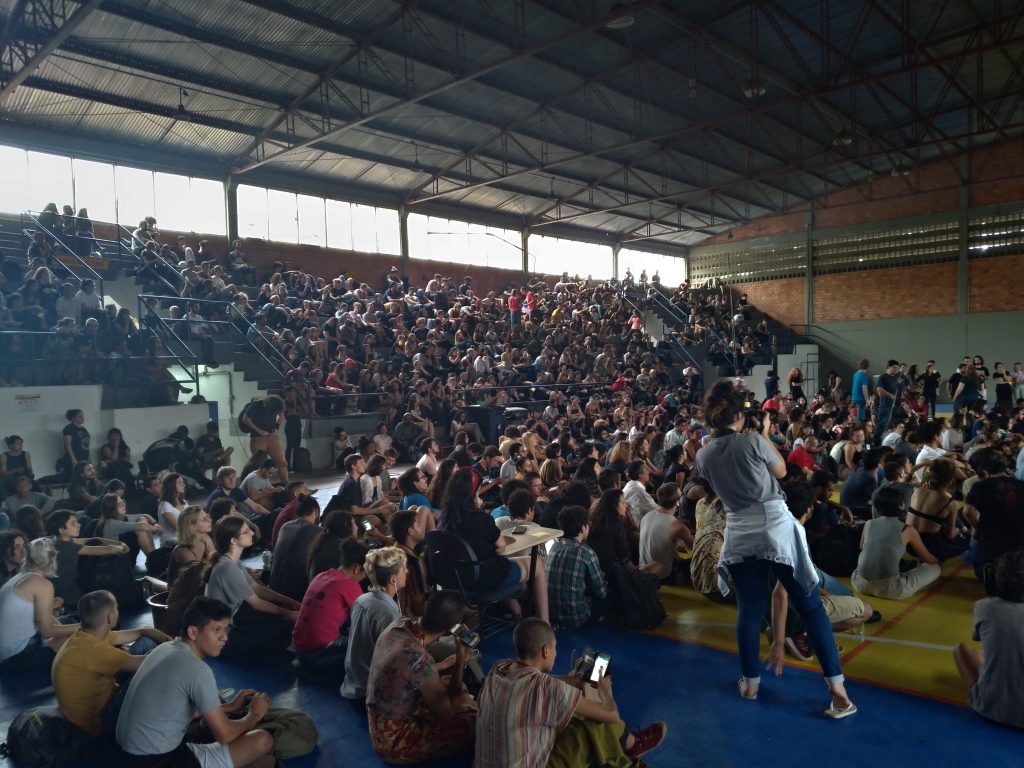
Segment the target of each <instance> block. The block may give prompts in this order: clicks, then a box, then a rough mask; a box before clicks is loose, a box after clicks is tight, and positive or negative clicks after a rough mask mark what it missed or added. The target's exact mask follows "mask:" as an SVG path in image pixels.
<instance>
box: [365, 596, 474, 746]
mask: <svg viewBox="0 0 1024 768" xmlns="http://www.w3.org/2000/svg"><path fill="white" fill-rule="evenodd" d="M465 610H466V603H465V602H464V601H463V599H462V597H461V596H460V595H459V593H458V592H455V591H453V590H442V591H440V592H434V593H433V594H432V595H431V596H430V599H429V600H427V604H426V608H425V609H424V612H423V616H422V617H420V618H418V619H416V618H411V617H407V618H403V619H399V620H398V621H395V622H393V623H392V624H391V625H390V626H388V628H387V629H385V630H384V632H383V633H382V634H381V635H380V637H379V638H378V639H377V644H376V647H375V648H374V651H373V660H372V661H371V663H370V674H369V678H368V680H367V685H366V714H367V718H368V720H369V727H370V738H371V740H372V741H373V748H374V751H376V753H377V754H378V755H379V756H380V757H381V758H382V759H383V760H385V761H386V762H389V763H398V764H408V763H420V762H425V761H428V760H439V759H441V758H445V757H451V756H453V755H459V754H464V753H469V752H471V751H472V749H473V739H474V736H475V733H476V702H475V701H473V697H472V696H470V695H469V692H468V691H467V690H466V688H465V686H464V685H463V683H462V675H463V669H464V668H465V665H466V661H467V660H468V659H469V655H470V650H471V649H470V647H469V646H468V645H467V644H466V642H465V641H464V640H465V639H470V640H471V638H472V637H475V636H474V635H472V633H468V634H466V632H465V631H463V628H462V627H461V625H460V622H461V621H462V616H463V614H464V613H465ZM453 628H456V629H457V630H458V631H457V634H455V635H454V640H455V654H454V655H453V656H451V657H449V658H448V659H446V660H444V661H441V662H438V663H435V662H434V659H433V657H432V656H431V654H430V652H429V651H428V649H427V646H429V645H432V644H433V643H435V642H437V641H438V640H440V639H441V638H442V637H444V636H450V635H451V634H452V629H453ZM471 641H472V640H471ZM445 669H450V670H451V674H450V676H449V678H448V681H447V682H444V681H442V679H441V676H440V674H439V673H440V672H441V671H443V670H445Z"/></svg>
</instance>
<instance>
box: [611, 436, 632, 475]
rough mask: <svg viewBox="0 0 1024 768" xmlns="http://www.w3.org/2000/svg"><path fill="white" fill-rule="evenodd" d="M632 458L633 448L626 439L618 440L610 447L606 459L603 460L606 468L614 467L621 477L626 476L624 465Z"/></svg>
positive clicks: (627, 464)
mask: <svg viewBox="0 0 1024 768" xmlns="http://www.w3.org/2000/svg"><path fill="white" fill-rule="evenodd" d="M632 460H633V449H632V447H631V446H630V444H629V442H628V441H626V440H620V441H619V442H617V443H616V444H615V445H613V446H612V449H611V450H610V451H609V452H608V460H607V461H606V462H605V466H606V467H607V468H608V469H614V470H615V471H617V472H618V473H619V474H620V475H622V476H623V477H625V476H626V467H628V466H629V462H631V461H632Z"/></svg>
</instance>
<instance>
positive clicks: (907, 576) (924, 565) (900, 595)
mask: <svg viewBox="0 0 1024 768" xmlns="http://www.w3.org/2000/svg"><path fill="white" fill-rule="evenodd" d="M872 510H873V512H874V516H875V519H873V520H868V521H867V522H866V523H865V524H864V532H863V533H862V534H861V537H860V557H859V558H858V559H857V569H856V570H855V571H854V572H853V575H852V576H851V577H850V582H851V583H852V584H853V588H854V589H856V590H857V591H858V592H862V593H864V594H865V595H876V596H878V597H884V598H887V599H889V600H903V599H904V598H907V597H910V596H911V595H912V594H914V593H915V592H918V591H920V590H922V589H924V588H925V587H927V586H928V585H929V584H931V583H932V582H933V581H935V580H936V579H937V578H939V576H940V575H941V573H942V568H941V567H940V566H939V561H938V559H937V558H936V557H935V555H933V554H932V553H931V552H929V551H928V548H927V547H926V546H925V545H924V543H923V542H922V541H921V535H920V534H919V533H918V532H917V530H916V529H914V528H911V527H910V526H909V525H906V524H905V523H903V522H902V521H901V520H900V517H901V516H902V514H903V511H904V510H903V495H902V494H901V493H900V492H899V491H897V490H896V489H895V488H883V489H882V490H880V491H879V492H878V493H877V494H875V504H874V507H873V508H872ZM907 547H909V548H910V550H911V552H913V553H914V554H915V555H916V556H917V558H918V559H919V560H920V561H921V564H920V565H918V566H917V567H916V568H913V569H912V570H909V571H905V572H902V573H901V572H900V560H901V559H902V558H903V555H904V553H905V552H906V551H907Z"/></svg>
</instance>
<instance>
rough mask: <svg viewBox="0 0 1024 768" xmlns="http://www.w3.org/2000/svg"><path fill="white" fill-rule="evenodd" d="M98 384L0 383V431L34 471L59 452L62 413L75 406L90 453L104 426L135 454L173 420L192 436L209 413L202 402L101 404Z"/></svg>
mask: <svg viewBox="0 0 1024 768" xmlns="http://www.w3.org/2000/svg"><path fill="white" fill-rule="evenodd" d="M101 395H102V391H101V387H100V386H99V385H85V386H77V387H5V388H2V389H0V424H2V425H3V427H2V428H0V431H2V432H3V436H7V435H12V434H14V435H19V436H21V437H22V439H24V441H25V449H26V450H27V451H28V452H29V453H31V454H32V465H33V467H34V469H35V472H36V475H37V476H43V475H49V474H52V473H53V472H54V464H55V463H56V461H57V459H58V458H60V455H61V453H62V452H63V442H62V439H61V430H62V429H64V427H65V426H66V425H67V423H68V422H67V420H66V419H65V418H64V413H65V412H66V411H67V410H68V409H70V408H81V409H82V413H83V415H84V416H85V423H84V425H83V426H84V427H85V428H86V429H88V430H89V434H90V436H91V438H92V439H91V447H92V450H93V459H94V460H97V459H98V454H99V448H100V446H101V445H103V443H105V442H106V439H107V430H108V429H110V428H111V427H117V428H118V429H120V430H121V431H122V432H123V433H124V439H125V442H126V443H127V444H128V445H129V446H131V448H132V451H133V452H134V454H135V457H136V458H140V457H141V456H142V452H143V451H144V450H145V449H146V447H147V446H149V445H150V443H153V442H154V441H156V440H158V439H160V438H161V437H166V436H167V435H169V434H170V433H171V432H173V431H174V430H175V429H176V428H177V427H178V426H179V425H181V424H184V425H185V426H187V427H188V429H189V433H190V434H191V435H192V436H193V437H195V436H198V435H200V434H202V431H203V430H204V429H205V427H206V422H207V420H208V419H209V415H208V414H209V409H208V407H207V406H206V405H167V406H160V407H155V408H117V409H113V410H109V409H108V410H101V409H100V400H101Z"/></svg>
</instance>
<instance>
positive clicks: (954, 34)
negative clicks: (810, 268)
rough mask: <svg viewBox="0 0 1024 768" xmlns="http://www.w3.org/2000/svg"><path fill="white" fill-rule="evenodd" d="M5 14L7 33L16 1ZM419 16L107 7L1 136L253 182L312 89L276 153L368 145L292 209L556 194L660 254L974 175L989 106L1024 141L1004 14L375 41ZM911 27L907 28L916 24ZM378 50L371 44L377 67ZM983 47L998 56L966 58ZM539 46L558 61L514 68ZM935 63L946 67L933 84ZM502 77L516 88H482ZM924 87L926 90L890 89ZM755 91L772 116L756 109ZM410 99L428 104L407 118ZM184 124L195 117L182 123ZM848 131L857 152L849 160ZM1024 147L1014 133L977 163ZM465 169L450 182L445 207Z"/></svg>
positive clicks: (448, 9) (317, 166) (731, 20)
mask: <svg viewBox="0 0 1024 768" xmlns="http://www.w3.org/2000/svg"><path fill="white" fill-rule="evenodd" d="M0 6H2V7H3V8H5V9H8V10H9V9H10V8H12V7H13V0H0ZM399 8H400V7H399V6H398V5H396V3H395V2H393V1H392V2H380V0H346V1H345V2H333V3H331V2H323V0H249V1H248V2H242V1H240V0H107V2H105V3H104V4H103V6H102V7H101V10H98V11H95V12H94V13H93V14H92V16H91V17H89V18H88V19H86V21H85V22H84V23H83V24H82V25H81V26H80V27H79V28H78V29H77V30H76V33H75V34H74V35H72V36H71V37H70V38H69V39H68V41H67V42H66V43H65V46H64V48H63V49H62V50H60V51H58V52H57V53H55V54H53V55H51V56H50V57H49V58H48V59H47V60H46V61H45V62H44V63H43V65H42V67H40V69H39V70H38V71H37V72H36V73H34V75H33V76H32V78H30V80H29V81H28V82H27V84H26V85H23V86H22V87H20V88H18V89H16V90H15V92H14V93H13V94H12V95H11V96H10V97H9V98H8V99H7V100H6V102H5V103H3V104H2V105H0V120H5V121H10V122H14V123H22V124H26V125H32V126H49V127H51V128H53V129H56V130H61V131H68V132H74V133H76V134H78V135H82V136H93V137H98V138H102V139H104V140H110V141H115V142H124V143H126V144H134V145H143V146H150V147H154V148H164V149H169V150H172V151H175V152H188V153H192V154H194V155H195V156H196V157H202V158H216V160H217V163H218V164H219V165H224V166H228V165H236V166H237V165H246V164H247V163H248V162H249V161H251V159H252V157H253V155H249V156H247V157H243V153H244V152H246V151H248V150H249V148H250V147H251V146H252V144H253V141H254V139H255V137H256V136H257V135H258V134H260V132H261V131H263V130H264V129H266V128H267V127H268V126H270V125H272V124H273V123H275V122H280V121H281V118H282V116H283V110H284V108H285V107H287V105H289V104H290V103H292V102H293V101H294V100H296V99H297V97H298V96H299V95H300V94H301V93H303V91H305V90H307V89H312V93H311V94H310V95H309V96H308V97H307V98H306V99H305V100H304V101H303V103H302V104H301V110H300V111H299V112H297V113H296V114H295V116H294V118H293V119H289V120H286V121H284V122H282V123H281V124H280V125H279V126H277V127H276V128H275V129H274V130H273V132H272V134H271V136H270V137H269V138H270V139H271V141H270V142H269V143H267V144H266V146H265V150H266V152H267V153H269V154H270V155H274V153H276V152H279V151H281V150H282V149H284V148H286V147H288V146H290V145H292V144H293V143H294V142H310V141H314V140H315V139H316V138H317V137H318V136H320V135H321V133H322V131H324V130H325V129H327V128H328V127H329V128H331V129H338V127H339V126H344V125H346V124H347V123H349V122H352V121H356V122H358V123H359V125H358V126H353V127H351V128H349V129H348V130H342V131H340V132H337V133H336V135H331V136H329V137H328V138H327V139H326V140H322V141H319V142H317V143H315V144H313V145H312V146H310V147H308V148H305V149H299V150H294V151H291V152H289V153H287V154H285V155H283V156H281V157H280V158H275V159H273V160H272V161H271V162H270V163H269V164H268V165H267V166H265V167H266V169H267V170H268V171H273V173H274V177H275V178H285V177H287V178H293V179H294V180H295V181H294V185H295V187H296V188H298V187H301V183H302V179H303V177H304V175H305V177H307V178H310V179H315V180H316V181H317V183H318V184H322V183H323V182H327V183H337V184H339V185H345V186H346V188H365V189H366V190H368V191H370V192H379V193H382V194H387V195H388V196H390V197H389V199H391V198H393V197H400V198H408V197H410V196H412V197H416V196H418V195H428V196H429V195H434V194H437V193H442V197H440V198H439V200H440V201H441V202H446V203H455V204H462V205H465V206H468V207H471V208H473V209H482V208H489V207H491V208H493V209H495V210H500V211H505V212H510V213H514V214H515V215H516V216H524V215H525V216H527V217H529V216H536V215H540V214H542V213H544V212H545V211H547V210H548V209H549V208H551V207H552V204H553V202H554V201H553V200H552V199H551V197H552V194H553V195H554V197H555V198H557V199H559V200H561V201H563V203H562V205H560V206H558V207H556V208H555V209H554V211H551V212H548V213H544V218H545V220H547V219H548V218H549V217H552V216H555V217H557V216H559V215H561V216H563V217H564V216H570V217H572V218H570V219H568V222H569V223H571V224H573V225H577V226H584V227H590V228H593V229H595V230H599V231H602V232H604V231H608V230H612V231H617V232H620V233H622V235H623V236H624V237H627V238H628V237H630V236H631V233H636V232H637V231H639V230H640V229H641V228H644V227H647V226H648V225H647V222H648V220H649V219H652V218H653V219H654V220H655V221H658V220H660V221H662V222H664V223H663V224H661V225H658V224H655V225H652V227H651V229H650V231H651V232H654V233H656V232H662V234H660V235H658V236H656V237H654V238H653V239H652V242H657V241H663V242H673V243H677V244H679V243H681V244H687V243H692V242H698V241H699V240H700V239H701V238H702V237H704V236H705V234H703V233H701V232H692V231H679V232H675V229H677V228H679V227H683V228H689V227H702V226H703V223H702V220H701V219H700V218H694V217H693V216H691V215H690V214H689V213H687V212H686V209H687V208H693V210H694V211H696V212H698V214H699V213H700V212H701V211H703V212H704V214H705V216H704V219H705V220H710V214H712V213H714V215H715V217H716V219H715V220H716V224H715V225H714V227H711V229H714V228H715V227H718V228H721V227H723V226H728V219H729V218H732V219H733V220H738V216H737V214H736V213H733V211H739V212H742V214H743V216H744V217H754V216H757V215H760V214H762V213H765V212H768V211H772V210H775V209H778V208H781V207H782V206H783V205H785V204H792V203H794V202H796V201H798V200H799V199H800V198H806V197H813V196H815V195H817V194H819V193H820V192H821V190H823V189H824V188H825V184H826V180H827V181H828V184H829V188H833V189H834V188H835V187H836V186H837V185H838V186H841V185H843V184H848V183H855V182H857V181H859V180H862V179H864V178H866V176H867V174H868V172H869V171H874V172H876V173H883V172H886V169H887V168H888V167H891V165H892V164H893V163H898V164H901V165H907V166H909V165H912V164H913V163H915V162H921V161H923V160H925V159H927V158H930V157H936V156H939V155H941V154H942V153H944V152H955V151H956V150H957V148H958V145H957V143H956V142H953V141H946V140H944V139H943V138H942V137H943V135H944V134H945V135H948V136H962V135H963V134H970V133H973V132H976V131H977V130H978V127H977V126H978V120H977V115H978V109H977V106H976V105H975V104H972V101H973V100H975V99H978V98H980V99H982V100H983V101H987V104H985V105H984V108H985V109H986V112H987V113H994V117H995V119H997V120H1005V121H1007V122H1008V123H1014V122H1019V120H1015V118H1014V117H1013V115H1012V114H1011V108H1012V103H1013V101H1014V99H1013V98H1012V97H1011V98H1010V99H1007V100H1003V101H1001V102H1000V101H999V99H1000V96H1001V95H1003V93H1004V88H1006V87H1009V90H1010V91H1011V92H1012V93H1019V92H1020V91H1021V90H1022V85H1024V84H1022V83H1021V82H1020V77H1021V73H1020V72H1018V71H1016V69H1015V66H1014V62H1015V61H1016V60H1017V58H1018V57H1019V56H1020V55H1021V52H1022V49H1024V46H1022V43H1021V39H1020V31H1021V29H1020V27H1021V24H1020V22H1019V20H1014V19H1013V17H1012V15H1011V14H1009V12H1008V11H1007V10H1006V9H1005V8H1003V7H1002V6H1000V5H999V4H995V5H994V6H992V7H989V6H988V5H985V6H982V5H977V6H976V7H974V8H968V7H967V6H965V5H964V4H955V3H953V4H946V5H945V6H941V7H940V8H939V9H936V7H935V6H934V5H933V4H932V3H929V2H925V0H909V2H907V3H905V4H904V5H903V6H900V7H899V8H897V7H896V6H892V7H891V8H890V7H889V6H886V5H882V4H879V5H875V6H862V5H861V4H858V3H831V4H829V6H828V9H829V14H830V15H829V20H828V21H829V38H828V40H827V41H824V40H822V39H821V37H820V35H821V12H822V4H821V3H820V2H819V1H818V0H793V1H792V2H789V1H787V2H786V3H784V4H780V3H772V4H754V3H753V0H751V1H750V2H740V3H733V4H730V5H727V6H724V7H721V8H720V7H718V5H717V4H709V3H706V2H698V0H662V1H661V2H659V3H650V2H645V1H644V0H639V1H638V2H637V3H636V8H635V10H634V12H633V13H634V16H635V19H636V23H635V24H634V25H633V26H631V27H629V28H627V29H622V30H610V29H605V28H600V27H598V28H597V29H592V30H589V31H583V26H582V25H584V24H587V23H590V22H591V21H592V20H593V18H594V14H603V13H607V12H608V11H609V9H610V8H611V3H610V2H598V3H593V4H583V5H580V4H577V3H574V2H569V1H568V0H531V2H529V3H526V4H525V5H523V6H521V13H522V15H521V16H518V15H517V14H518V13H519V11H518V10H517V9H519V8H520V6H518V5H516V4H513V3H500V2H497V3H495V2H491V3H487V4H485V5H481V6H479V7H476V6H474V7H473V8H472V9H470V8H469V7H466V6H464V4H461V3H451V2H449V1H448V0H420V2H419V3H417V4H415V5H410V6H409V7H408V9H406V12H405V14H404V16H403V17H402V18H399V19H398V20H397V21H396V22H394V23H392V24H391V25H390V26H388V27H387V28H384V29H382V30H378V27H379V26H381V25H382V24H383V23H384V22H385V21H386V20H388V19H392V18H394V17H396V16H402V15H401V14H397V13H396V11H398V10H399ZM904 8H905V9H906V10H907V11H908V13H909V16H908V18H907V19H901V18H900V17H899V15H898V14H899V13H901V12H902V9H904ZM939 10H941V13H937V12H938V11H939ZM997 12H998V13H1003V14H1004V16H1006V18H1005V19H997V18H995V15H996V13H997ZM936 14H937V15H936ZM976 14H977V15H976ZM979 16H980V19H981V20H980V21H979ZM861 21H863V22H865V23H864V24H863V27H862V29H861V30H860V31H859V32H858V31H857V30H856V27H857V25H858V24H859V23H860V22H861ZM1011 21H1012V22H1013V23H1012V24H1011V23H1010V22H1011ZM997 23H998V24H1000V25H1001V26H999V27H998V28H997V27H996V26H994V25H996V24H997ZM986 24H988V25H990V26H991V27H992V28H991V29H985V30H983V29H982V28H983V27H984V26H985V25H986ZM904 26H905V28H906V29H907V30H908V31H909V37H907V39H906V40H904V39H903V38H902V37H901V34H902V29H903V27H904ZM752 30H756V40H755V39H753V38H752ZM17 32H18V34H22V35H25V36H28V35H29V34H30V33H31V30H29V29H27V28H19V29H18V30H17ZM997 33H998V34H997ZM370 34H376V37H375V39H374V41H373V43H372V44H370V45H369V46H366V49H365V52H364V53H363V54H362V55H359V54H357V52H356V46H357V45H358V43H359V42H360V41H364V40H365V39H366V37H367V36H368V35H370ZM919 36H920V37H923V38H924V39H919ZM993 40H1002V41H1004V44H1003V45H1001V46H999V45H993V43H992V41H993ZM972 41H973V42H975V43H977V42H978V41H981V44H982V45H984V46H985V47H984V49H982V50H980V51H978V52H977V53H975V52H972V51H970V50H969V49H968V50H967V51H966V52H965V44H967V43H971V42H972ZM522 46H526V47H530V46H540V47H542V49H541V48H538V49H537V50H534V51H533V52H532V54H531V55H530V56H521V57H518V58H517V57H515V51H518V50H520V49H521V47H522ZM823 51H824V52H823ZM755 52H756V53H755ZM928 56H939V57H944V58H943V62H942V63H941V64H939V65H927V62H926V61H925V60H924V59H925V58H926V57H928ZM345 57H347V61H345V63H344V64H343V65H342V66H340V67H339V68H338V69H337V72H336V73H335V76H334V78H333V79H332V80H331V81H330V83H329V84H324V85H323V87H322V88H317V87H316V86H317V82H318V77H319V76H320V75H321V74H322V73H323V72H325V71H326V70H327V69H328V68H330V67H336V66H337V65H338V63H340V62H341V61H342V59H343V58H345ZM509 57H513V59H512V60H511V61H505V60H506V59H508V58H509ZM914 57H917V58H916V59H915V58H914ZM635 58H639V59H641V60H642V63H639V64H636V63H633V60H634V59H635ZM495 62H503V64H502V66H500V67H497V68H492V69H491V71H488V72H487V73H486V74H483V75H481V76H479V77H475V76H474V75H475V74H476V71H477V70H479V69H480V68H482V67H488V66H490V65H492V64H494V63H495ZM905 64H909V65H910V67H911V69H910V70H909V71H907V72H904V73H902V74H894V73H897V72H898V70H900V68H901V67H903V66H904V65H905ZM823 67H827V71H825V70H823V69H822V68H823ZM979 67H980V68H979ZM950 78H952V79H954V80H955V83H954V85H953V86H952V87H950V84H949V82H948V80H949V79H950ZM751 79H754V80H756V82H754V83H750V82H748V81H750V80H751ZM751 85H754V86H758V85H759V86H763V88H764V91H765V92H764V94H762V95H756V94H755V96H754V97H753V98H750V97H748V96H746V95H744V94H743V92H742V91H743V89H744V88H749V87H750V86H751ZM182 88H184V89H186V90H187V91H188V95H187V96H186V95H184V93H183V91H182ZM979 89H980V92H979V93H976V92H978V91H979ZM424 93H426V94H427V95H426V96H425V97H422V98H421V97H420V96H416V95H417V94H419V95H422V94H424ZM811 94H814V96H813V98H811V96H810V95H811ZM409 96H416V99H417V102H418V103H416V104H406V103H403V101H404V100H405V99H406V98H407V97H409ZM179 100H180V101H181V103H182V105H183V107H184V108H185V110H186V112H187V113H188V114H187V115H181V114H178V112H177V105H178V103H179ZM381 110H387V112H386V114H384V115H381V116H376V115H377V113H379V112H380V111H381ZM186 118H187V119H186ZM841 130H842V131H846V132H848V133H850V134H851V136H852V138H853V141H852V143H850V144H848V145H841V146H836V145H834V144H833V139H834V138H835V136H836V135H837V134H838V132H839V131H841ZM1020 134H1021V131H1020V129H1019V127H1017V126H1016V125H1012V127H1010V128H1009V129H1008V130H1006V131H1003V132H1002V133H999V132H991V133H986V134H981V135H978V136H976V137H975V138H974V139H973V140H974V141H975V142H977V141H991V140H994V139H995V138H996V137H998V136H1001V135H1003V136H1017V135H1020ZM469 150H475V154H474V156H473V157H472V158H469V159H468V160H467V158H465V157H464V153H466V152H467V151H469ZM449 166H451V167H450V168H449ZM446 168H447V169H448V170H447V172H446V173H445V179H444V180H442V181H440V182H438V183H437V184H436V185H430V184H428V182H429V181H430V178H431V176H432V175H433V174H434V173H437V172H440V171H441V170H442V169H446ZM242 178H243V179H244V178H245V176H244V175H243V176H242ZM677 204H681V205H682V206H683V209H684V212H683V213H678V205H677ZM584 211H592V212H593V213H591V214H589V215H587V216H579V215H578V214H580V213H582V212H584ZM723 216H725V217H726V219H724V220H723V218H722V217H723ZM645 231H646V230H645Z"/></svg>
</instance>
